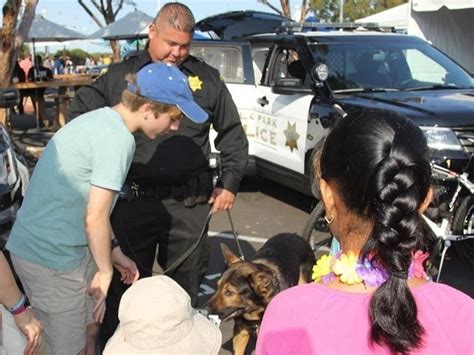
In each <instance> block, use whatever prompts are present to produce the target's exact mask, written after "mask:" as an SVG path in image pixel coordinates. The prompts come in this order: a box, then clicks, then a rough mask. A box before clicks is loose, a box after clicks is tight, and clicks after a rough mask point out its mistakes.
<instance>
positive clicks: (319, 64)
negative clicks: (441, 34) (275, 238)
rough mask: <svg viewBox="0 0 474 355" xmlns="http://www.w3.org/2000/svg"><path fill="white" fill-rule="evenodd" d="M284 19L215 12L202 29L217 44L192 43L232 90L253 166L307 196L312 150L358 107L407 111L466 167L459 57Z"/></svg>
mask: <svg viewBox="0 0 474 355" xmlns="http://www.w3.org/2000/svg"><path fill="white" fill-rule="evenodd" d="M282 20H283V21H284V20H287V19H285V18H282V17H280V16H278V15H273V14H266V13H261V12H254V11H237V12H231V13H226V14H222V15H217V16H213V17H210V18H207V19H204V20H202V21H200V22H199V23H198V28H199V29H200V30H201V31H211V33H212V34H213V36H214V37H215V38H218V39H219V40H218V41H214V40H207V41H195V42H194V44H193V47H192V54H193V55H195V56H197V57H200V58H202V59H203V60H204V61H206V62H207V63H208V64H210V65H212V66H214V67H215V68H217V69H218V70H219V71H220V73H221V75H222V78H223V80H224V81H225V82H226V84H227V86H228V88H229V90H230V92H231V93H232V96H233V99H234V101H235V103H236V105H237V107H238V110H239V113H240V116H241V120H242V124H243V127H244V129H245V132H246V134H247V137H248V140H249V154H250V157H251V161H250V166H251V167H253V168H255V169H251V170H253V171H255V172H256V173H257V174H258V175H261V176H263V177H266V178H268V179H271V180H273V181H276V182H278V183H281V184H283V185H286V186H289V187H291V188H293V189H296V190H299V191H301V192H304V193H306V194H310V193H311V190H310V186H311V184H310V179H311V176H312V174H311V158H312V155H313V154H314V151H315V149H314V148H315V147H316V146H317V144H318V142H320V141H321V139H322V138H324V136H325V135H326V134H327V131H328V128H329V126H330V125H331V123H332V122H334V120H335V119H336V118H337V117H339V116H340V114H341V112H347V111H349V110H350V109H351V108H355V107H362V108H375V109H377V108H380V109H389V110H394V111H397V112H399V113H401V114H404V115H406V116H408V117H410V118H411V119H412V120H413V121H414V122H415V123H417V124H418V125H419V126H420V127H421V128H422V129H423V130H424V132H425V134H426V136H427V138H428V142H429V145H430V147H431V148H432V149H433V158H434V159H436V161H437V162H438V163H442V164H444V165H445V166H447V167H449V168H451V169H452V170H455V171H460V170H461V169H462V168H463V167H464V166H465V165H466V163H467V161H468V158H469V157H470V156H471V155H472V153H473V152H474V82H473V80H472V78H471V77H470V75H469V74H468V73H467V72H466V71H465V70H464V69H463V68H461V67H460V66H459V65H458V64H457V63H456V62H454V61H453V60H452V59H450V58H449V57H447V56H446V55H445V54H443V53H442V52H440V51H439V50H437V49H436V48H434V47H433V46H431V45H430V44H429V43H427V42H426V41H424V40H422V39H419V38H417V37H413V36H407V35H403V34H397V33H392V32H390V31H388V32H384V29H381V28H379V27H376V26H369V25H361V24H357V25H317V24H312V25H311V26H310V27H309V28H303V27H301V28H296V27H295V26H294V24H291V23H290V24H289V25H287V26H286V29H283V30H282V27H281V23H282ZM259 21H260V23H264V24H265V25H258V23H259ZM262 29H263V30H264V31H267V32H268V33H263V34H262V33H260V32H262Z"/></svg>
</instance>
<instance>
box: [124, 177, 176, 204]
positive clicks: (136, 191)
mask: <svg viewBox="0 0 474 355" xmlns="http://www.w3.org/2000/svg"><path fill="white" fill-rule="evenodd" d="M120 195H121V197H122V198H124V199H127V200H130V199H133V198H135V197H139V196H141V197H156V198H159V199H166V198H171V197H173V198H175V199H177V200H179V199H182V198H183V196H184V194H183V187H182V186H166V185H165V186H164V185H155V186H149V185H141V184H138V183H136V182H134V181H126V182H125V183H124V185H123V188H122V191H121V192H120Z"/></svg>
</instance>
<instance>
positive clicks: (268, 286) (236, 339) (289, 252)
mask: <svg viewBox="0 0 474 355" xmlns="http://www.w3.org/2000/svg"><path fill="white" fill-rule="evenodd" d="M221 249H222V252H223V254H224V258H225V259H226V262H227V265H228V268H227V269H226V271H225V272H224V273H223V275H222V277H221V278H220V280H219V281H218V282H217V285H218V289H217V291H216V293H215V294H214V295H213V296H212V297H211V299H210V300H209V301H208V302H207V304H206V306H207V309H208V311H209V313H211V314H218V315H219V317H220V318H221V319H222V320H223V321H227V320H229V319H233V320H234V333H233V339H232V345H233V350H234V354H236V355H243V354H244V353H245V349H246V347H247V344H248V342H249V340H250V338H251V337H253V338H256V335H257V332H258V328H259V326H260V323H261V321H262V317H263V313H264V311H265V308H266V307H267V305H268V303H269V302H270V300H271V299H272V298H273V297H274V296H275V295H276V294H277V293H278V292H280V291H282V290H284V289H286V288H289V287H292V286H295V285H297V284H301V283H307V282H309V281H310V280H311V269H312V267H313V265H314V263H315V258H314V253H313V251H312V250H311V247H310V245H309V243H308V242H307V241H306V240H304V239H303V238H301V237H300V236H298V235H297V234H286V233H285V234H278V235H275V236H273V237H272V238H270V239H269V240H268V241H267V242H266V243H265V244H264V245H263V246H262V248H261V249H260V250H259V251H258V252H257V254H256V255H255V257H253V258H252V260H251V261H242V260H241V259H240V258H239V257H238V256H236V255H235V254H234V253H232V251H230V249H229V248H228V247H227V246H226V245H225V244H221Z"/></svg>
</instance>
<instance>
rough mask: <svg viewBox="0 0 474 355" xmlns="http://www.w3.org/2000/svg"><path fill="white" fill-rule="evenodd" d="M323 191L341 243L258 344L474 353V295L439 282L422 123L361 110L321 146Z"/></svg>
mask: <svg viewBox="0 0 474 355" xmlns="http://www.w3.org/2000/svg"><path fill="white" fill-rule="evenodd" d="M317 168H318V167H315V171H318V170H319V171H320V187H321V196H322V200H323V202H324V207H325V210H326V217H325V219H326V221H327V223H328V224H329V229H330V230H331V232H332V233H333V235H334V236H335V238H336V239H337V240H338V241H339V243H340V245H341V252H340V253H338V254H336V255H334V256H327V255H325V256H323V257H322V258H320V259H319V260H318V261H317V263H316V265H315V267H314V268H313V278H314V280H315V282H314V283H310V284H306V285H301V286H296V287H293V288H290V289H288V290H285V291H283V292H282V293H280V294H278V295H277V296H276V297H275V298H274V299H273V300H272V301H271V302H270V304H269V306H268V307H267V309H266V311H265V315H264V317H263V322H262V325H261V328H260V331H259V334H258V339H257V347H256V354H257V355H263V354H349V353H350V354H372V353H373V354H472V351H473V349H474V339H473V337H472V329H474V301H473V299H472V298H470V297H469V296H467V295H465V294H463V293H461V292H460V291H457V290H455V289H454V288H451V287H449V286H447V285H443V284H437V283H434V282H432V281H431V280H430V279H429V278H428V276H427V274H426V272H425V270H424V262H425V261H426V259H427V257H428V255H429V253H430V252H431V250H432V249H433V243H432V239H431V238H429V236H427V235H426V233H425V232H424V228H423V221H422V217H421V214H422V213H423V211H424V210H425V209H426V208H427V207H428V205H429V204H430V202H431V198H432V190H431V167H430V150H429V148H428V145H427V142H426V138H425V136H424V134H423V131H422V130H421V129H420V128H419V127H417V126H416V125H415V124H414V123H412V122H411V121H410V120H409V119H408V118H406V117H402V116H400V115H398V114H396V113H394V112H390V111H375V110H369V111H363V110H357V111H354V112H351V113H349V114H348V116H346V117H344V119H341V120H340V121H339V122H338V123H337V124H336V125H335V127H334V128H333V129H332V130H331V132H330V133H329V135H328V137H327V138H326V141H325V143H324V146H323V148H322V152H321V157H320V162H319V169H317Z"/></svg>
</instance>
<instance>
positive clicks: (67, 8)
mask: <svg viewBox="0 0 474 355" xmlns="http://www.w3.org/2000/svg"><path fill="white" fill-rule="evenodd" d="M166 2H169V1H167V0H135V3H136V5H137V6H136V8H137V9H138V10H140V11H143V12H144V13H146V14H148V15H150V16H152V17H153V16H154V15H155V14H156V12H157V9H158V8H160V7H161V6H162V5H163V4H165V3H166ZM180 2H182V3H184V4H185V5H187V6H188V7H189V8H190V9H191V11H193V13H194V17H195V18H196V21H199V20H201V19H203V18H205V17H208V16H211V15H215V14H219V13H222V12H226V11H236V10H258V11H266V12H273V10H271V9H270V7H268V6H266V5H263V4H261V3H259V2H258V1H257V0H181V1H180ZM269 2H270V3H271V4H272V5H274V6H276V7H278V8H279V7H280V1H279V0H270V1H269ZM299 2H300V1H298V0H293V1H292V2H291V4H292V5H293V3H294V4H298V3H299ZM4 3H5V0H0V5H1V6H3V4H4ZM84 3H86V4H88V5H90V4H91V3H90V1H89V0H84ZM296 6H297V5H296ZM89 8H91V9H93V6H92V5H90V6H89ZM134 9H135V8H134V7H130V6H124V7H123V8H122V10H121V11H120V12H119V14H118V17H117V20H118V19H120V18H121V17H123V16H125V15H126V14H127V13H129V12H130V11H133V10H134ZM292 10H293V12H295V10H297V9H296V8H294V9H292ZM36 14H41V15H43V16H44V17H45V18H46V19H48V20H50V21H53V22H56V23H58V24H60V25H64V26H66V27H69V28H72V29H74V30H76V31H78V32H81V33H84V34H86V35H88V34H91V33H93V32H95V31H97V30H98V29H99V27H98V26H97V24H96V23H95V22H94V21H93V20H92V19H91V18H90V17H89V15H88V14H87V13H86V12H85V10H84V9H83V8H82V7H81V6H80V5H79V3H78V2H77V0H39V1H38V5H37V6H36ZM98 17H99V18H100V19H101V20H103V17H102V16H100V15H99V16H98ZM71 45H72V46H74V47H75V48H82V49H84V50H88V51H90V52H94V51H102V50H107V49H108V48H107V45H105V46H103V45H101V46H97V45H93V44H80V45H79V44H73V43H71ZM84 46H85V47H84ZM49 47H50V50H51V51H55V50H57V49H59V48H62V45H59V46H49ZM56 47H59V48H56Z"/></svg>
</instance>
